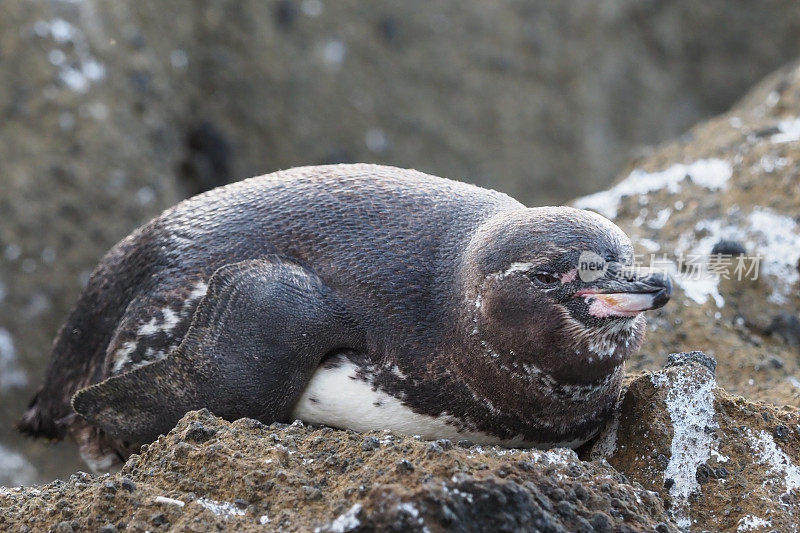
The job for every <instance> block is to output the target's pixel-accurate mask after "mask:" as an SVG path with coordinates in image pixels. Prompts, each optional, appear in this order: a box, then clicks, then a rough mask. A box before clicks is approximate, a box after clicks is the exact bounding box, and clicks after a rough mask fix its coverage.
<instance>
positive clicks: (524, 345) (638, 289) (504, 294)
mask: <svg viewBox="0 0 800 533" xmlns="http://www.w3.org/2000/svg"><path fill="white" fill-rule="evenodd" d="M466 255H467V256H468V258H469V260H468V261H466V262H465V264H469V265H471V266H470V268H469V269H468V271H467V272H465V275H464V280H465V282H466V284H467V287H466V294H467V295H468V297H467V300H468V303H467V305H468V306H469V305H470V302H471V303H472V306H473V307H474V308H473V309H471V310H470V313H469V314H470V316H471V317H472V322H473V329H472V332H473V334H474V335H477V336H478V337H480V340H481V341H482V342H483V343H484V345H485V346H489V347H491V349H492V350H493V352H494V353H493V354H492V355H494V356H497V357H504V356H507V357H512V358H517V359H521V361H516V362H521V363H523V364H532V365H535V366H536V367H537V368H539V369H541V370H543V371H545V372H547V373H548V374H550V375H552V376H553V377H555V378H561V379H564V380H567V381H573V380H579V381H584V380H593V379H599V378H600V377H602V376H603V375H607V374H608V373H609V372H611V371H613V370H614V369H615V368H616V367H617V366H619V365H620V364H621V363H622V362H623V361H624V360H625V358H626V357H627V356H629V355H630V354H631V353H633V352H634V351H635V350H637V349H638V347H639V346H640V344H641V341H642V338H643V335H644V329H645V319H644V316H643V314H642V313H643V312H645V311H648V310H651V309H656V308H659V307H662V306H663V305H665V304H666V303H667V301H668V300H669V298H670V295H671V292H672V285H671V282H670V280H669V277H668V276H667V275H666V274H664V273H660V272H651V271H647V270H644V269H637V268H635V267H634V256H633V246H632V245H631V242H630V239H629V238H628V236H627V235H625V233H624V232H623V231H622V230H621V229H619V227H617V226H616V225H615V224H614V223H612V222H611V221H609V220H608V219H606V218H604V217H602V216H601V215H598V214H596V213H593V212H590V211H585V210H580V209H574V208H570V207H541V208H530V209H526V210H519V211H509V212H505V213H501V214H498V215H495V216H494V217H492V218H491V219H489V220H488V221H487V222H485V223H484V224H483V225H482V226H481V228H480V229H479V230H478V231H477V232H476V234H475V236H474V237H473V239H472V241H471V242H470V245H469V246H468V248H467V253H466Z"/></svg>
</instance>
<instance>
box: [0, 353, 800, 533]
mask: <svg viewBox="0 0 800 533" xmlns="http://www.w3.org/2000/svg"><path fill="white" fill-rule="evenodd" d="M713 368H714V361H713V359H711V358H709V357H708V356H706V355H705V354H703V353H702V352H691V353H682V354H673V356H670V358H669V361H668V363H667V365H666V367H665V368H664V369H663V370H660V371H657V372H648V373H644V374H641V375H639V376H636V377H633V378H632V379H631V381H630V382H629V385H628V387H627V390H626V392H625V394H624V395H623V397H622V398H621V400H620V409H619V413H618V416H616V417H615V418H614V419H613V420H612V421H611V422H610V423H609V425H608V427H607V428H606V430H605V431H604V432H603V433H602V434H601V435H600V436H599V437H598V439H597V440H596V441H595V442H594V443H593V444H592V445H590V446H587V447H586V448H585V449H584V450H582V456H583V458H584V459H585V460H584V461H581V460H579V458H578V456H577V455H576V454H575V452H573V451H571V450H565V449H554V450H550V451H547V452H544V451H538V450H506V449H501V448H497V447H481V446H475V445H472V444H471V443H469V442H466V441H462V442H458V443H453V442H450V441H447V440H439V441H435V442H430V441H423V440H419V439H415V438H409V437H401V436H396V435H392V434H390V433H388V432H386V433H368V434H358V433H354V432H350V431H338V430H334V429H330V428H314V427H306V426H303V425H302V423H300V422H295V423H294V424H292V425H289V426H287V425H284V424H273V425H271V426H264V425H263V424H260V423H259V422H256V421H254V420H249V419H241V420H238V421H236V422H233V423H229V422H225V421H223V420H221V419H219V418H216V417H214V416H213V415H211V414H210V413H208V412H207V411H199V412H192V413H189V414H187V415H186V416H185V417H184V418H183V420H181V422H180V423H179V424H178V426H177V427H176V428H175V429H174V430H173V431H171V432H170V433H169V434H168V435H167V436H165V437H161V438H160V439H159V440H158V441H157V442H155V443H153V444H151V445H150V446H145V447H144V448H143V449H142V452H141V454H140V455H134V456H132V457H131V459H130V460H129V461H128V462H127V463H126V465H125V466H124V467H123V469H122V471H121V472H120V473H118V474H116V475H112V476H101V477H95V476H91V475H88V474H78V475H74V476H72V477H71V478H70V479H69V480H68V481H56V482H53V483H50V484H49V485H45V486H41V487H23V488H15V489H2V488H0V509H5V511H3V512H0V529H9V530H17V529H19V528H21V527H23V526H24V527H28V528H30V530H36V531H38V530H47V529H50V530H56V531H60V530H64V531H70V529H69V528H72V530H75V531H81V530H87V529H99V528H101V527H103V526H113V527H114V528H116V529H117V530H125V531H145V530H150V531H163V530H167V529H169V528H172V527H175V528H177V529H180V530H193V531H205V530H211V529H214V528H215V527H216V528H219V529H226V528H227V529H235V530H257V529H260V530H264V529H266V530H282V531H296V530H302V531H306V530H311V529H315V528H319V531H339V532H341V531H371V530H376V529H377V530H391V531H444V530H455V531H514V530H536V531H658V532H666V531H678V530H679V529H680V530H691V531H750V530H758V531H771V530H778V531H796V530H797V523H798V515H800V466H798V465H799V464H800V411H799V410H797V409H795V408H790V407H784V408H777V407H775V406H772V405H769V404H765V403H752V402H749V401H747V400H745V399H743V398H741V397H735V396H731V395H730V394H728V393H726V392H724V391H723V390H722V389H720V388H718V387H717V385H716V382H715V379H714V374H713ZM111 530H112V529H109V531H111Z"/></svg>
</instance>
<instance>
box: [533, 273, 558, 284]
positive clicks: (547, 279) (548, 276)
mask: <svg viewBox="0 0 800 533" xmlns="http://www.w3.org/2000/svg"><path fill="white" fill-rule="evenodd" d="M532 277H533V279H534V280H536V281H538V282H539V283H541V284H543V285H552V284H554V283H558V282H559V281H561V280H560V279H559V278H558V276H556V275H555V274H552V273H551V272H534V273H533V276H532Z"/></svg>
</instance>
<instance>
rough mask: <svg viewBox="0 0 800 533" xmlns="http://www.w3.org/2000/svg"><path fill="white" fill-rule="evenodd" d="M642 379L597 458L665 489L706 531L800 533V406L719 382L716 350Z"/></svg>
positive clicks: (685, 516)
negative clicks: (753, 398)
mask: <svg viewBox="0 0 800 533" xmlns="http://www.w3.org/2000/svg"><path fill="white" fill-rule="evenodd" d="M695 355H696V356H697V357H696V359H694V360H692V359H688V360H687V359H683V360H682V361H680V360H679V361H671V363H674V365H673V366H668V367H667V368H665V369H664V370H662V371H659V372H655V373H647V374H644V375H642V376H639V377H637V378H635V379H634V380H633V381H632V382H631V383H630V385H629V387H628V390H627V392H626V393H625V395H624V396H623V399H622V401H621V407H620V411H619V413H618V415H617V417H615V419H614V420H613V421H612V423H611V424H609V426H608V428H607V429H606V431H605V433H604V434H602V435H601V436H600V438H599V439H598V440H597V441H596V443H595V444H594V447H593V449H592V450H591V453H590V456H591V457H593V458H594V459H595V460H597V459H601V458H605V459H607V460H608V462H609V463H610V464H611V465H612V466H613V467H614V468H616V469H617V470H618V471H620V472H621V473H624V474H625V475H626V476H627V477H628V478H629V479H633V480H635V481H637V482H639V483H641V484H642V486H644V487H646V488H648V489H650V490H653V491H656V492H659V493H660V495H661V496H662V497H663V498H664V499H665V502H666V503H665V505H666V506H667V507H668V508H669V512H670V515H671V517H672V518H673V519H674V521H675V522H676V523H677V524H678V525H679V526H680V527H681V528H691V529H692V530H696V531H749V530H758V531H773V530H777V531H797V529H798V525H797V524H798V522H799V521H800V425H798V423H800V411H799V410H798V409H796V408H791V407H784V408H776V407H774V406H772V405H769V404H765V403H751V402H748V401H746V400H745V399H743V398H741V397H737V396H731V395H730V394H728V393H726V392H725V391H723V390H722V389H720V388H718V387H717V385H716V382H715V379H714V374H713V371H712V370H711V369H710V368H709V367H706V366H704V365H703V363H704V362H706V361H708V359H707V358H706V356H705V355H704V354H702V353H700V352H695Z"/></svg>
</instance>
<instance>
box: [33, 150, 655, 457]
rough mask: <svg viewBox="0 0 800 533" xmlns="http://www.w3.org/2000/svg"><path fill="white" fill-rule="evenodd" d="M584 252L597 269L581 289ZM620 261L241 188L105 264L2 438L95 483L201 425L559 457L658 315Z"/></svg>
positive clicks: (344, 173) (144, 236) (575, 227)
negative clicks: (600, 267)
mask: <svg viewBox="0 0 800 533" xmlns="http://www.w3.org/2000/svg"><path fill="white" fill-rule="evenodd" d="M587 250H588V251H591V252H594V253H595V254H597V255H598V256H599V257H601V258H602V261H604V268H605V267H607V268H606V270H605V271H604V272H605V275H603V276H602V277H601V278H600V279H597V280H594V281H591V282H584V281H582V280H581V276H579V275H578V271H577V270H576V266H577V261H578V257H579V255H580V253H581V252H583V251H587ZM631 261H632V249H631V245H630V242H629V240H628V238H627V237H626V236H625V235H624V233H622V231H620V230H619V229H618V228H617V227H616V226H615V225H614V224H612V223H611V222H609V221H608V220H606V219H604V218H603V217H601V216H599V215H596V214H594V213H590V212H587V211H581V210H576V209H572V208H567V207H552V208H534V209H526V208H525V207H524V206H522V205H521V204H520V203H518V202H517V201H515V200H513V199H512V198H509V197H508V196H506V195H503V194H500V193H498V192H494V191H489V190H485V189H481V188H478V187H474V186H471V185H466V184H463V183H459V182H454V181H450V180H445V179H441V178H436V177H433V176H428V175H425V174H422V173H419V172H416V171H411V170H401V169H397V168H391V167H382V166H375V165H333V166H321V167H305V168H297V169H292V170H288V171H282V172H277V173H274V174H270V175H266V176H261V177H257V178H252V179H249V180H245V181H242V182H239V183H235V184H232V185H228V186H226V187H221V188H218V189H215V190H213V191H210V192H208V193H205V194H201V195H199V196H196V197H194V198H191V199H189V200H186V201H184V202H182V203H180V204H178V205H176V206H175V207H173V208H171V209H169V210H167V211H165V212H164V213H163V214H162V215H161V216H159V217H158V218H155V219H154V220H152V221H151V222H149V223H148V224H146V225H145V226H143V227H141V228H139V229H138V230H136V231H135V232H134V233H132V234H131V235H130V236H128V237H127V238H125V239H124V240H122V241H121V242H120V243H119V244H117V245H116V246H115V247H114V248H113V249H112V250H111V251H110V252H109V253H108V254H107V255H106V256H105V257H104V258H103V260H102V261H101V263H100V265H99V266H98V267H97V268H96V269H95V271H94V273H93V274H92V276H91V279H90V281H89V283H88V285H87V287H86V289H85V290H84V292H83V294H82V295H81V297H80V299H79V301H78V303H77V305H76V307H75V309H74V310H73V312H72V313H71V315H70V316H69V318H68V320H67V322H66V324H65V325H64V327H63V328H62V330H61V331H60V332H59V335H58V337H57V339H56V342H55V345H54V348H53V354H52V362H51V364H50V368H49V370H48V373H47V376H46V379H45V383H44V386H43V387H42V389H41V390H40V391H39V392H38V393H37V395H36V396H35V398H34V399H33V401H32V402H31V406H30V408H29V410H28V411H27V412H26V413H25V415H24V417H23V419H22V421H21V422H20V428H21V430H22V431H24V432H26V433H28V434H31V435H34V436H44V437H51V438H61V437H63V436H64V434H65V433H66V432H69V433H70V434H71V435H72V436H73V437H74V438H75V439H76V440H77V441H78V443H79V445H80V447H81V451H82V453H83V455H84V457H85V458H86V459H87V461H89V462H90V464H91V465H92V466H93V467H94V468H95V469H98V470H103V469H107V468H109V467H111V466H113V464H114V463H116V462H118V461H119V460H121V459H124V458H125V457H126V456H127V455H129V454H130V453H131V451H132V450H134V449H135V447H136V446H137V445H139V444H142V443H145V442H149V441H151V440H153V439H154V438H156V437H157V436H158V434H159V433H162V432H165V431H168V430H169V429H170V428H171V427H172V426H173V425H174V423H175V422H176V421H177V419H178V418H179V417H180V416H181V415H182V414H183V413H185V412H186V411H187V410H190V409H196V408H200V407H208V408H209V409H210V410H212V411H214V412H215V413H217V414H219V415H221V416H224V417H226V418H230V419H233V418H239V417H243V416H248V417H253V418H257V419H260V420H262V421H264V422H270V421H274V420H289V419H290V418H292V417H294V416H301V417H302V418H305V419H306V420H307V421H311V422H319V423H327V424H331V425H339V426H347V427H353V429H371V428H374V429H378V426H383V427H388V428H393V429H396V430H398V431H405V432H409V433H418V434H422V435H424V436H429V437H438V436H455V435H462V434H463V435H465V436H468V437H469V438H472V440H482V441H486V442H498V443H504V444H513V445H540V446H548V445H551V444H555V443H561V444H567V445H572V446H574V445H577V444H579V443H581V442H583V441H585V440H587V439H588V438H590V437H591V436H592V435H593V434H594V433H595V432H596V431H597V429H598V428H599V426H600V425H601V424H602V422H603V421H604V420H605V419H606V418H607V416H608V414H609V412H610V410H611V409H612V407H613V404H614V402H615V400H616V398H617V395H618V392H619V387H620V382H621V378H622V363H623V361H624V360H625V358H626V357H627V356H628V355H629V354H630V353H632V352H633V351H634V350H635V349H637V347H638V345H639V343H640V342H641V337H642V335H643V332H644V319H643V318H642V316H641V314H640V312H641V311H643V310H646V309H649V308H653V307H658V306H661V305H663V304H664V303H665V302H666V300H667V299H668V297H669V292H670V285H669V281H668V279H666V277H664V276H662V275H659V274H648V275H636V274H630V273H627V274H624V275H613V274H615V273H618V272H621V271H622V268H621V267H622V265H625V264H629V263H630V262H631ZM609 293H611V294H609ZM309 382H310V383H311V384H310V385H309ZM79 391H80V392H79ZM76 393H77V394H76ZM73 406H74V409H73Z"/></svg>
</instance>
